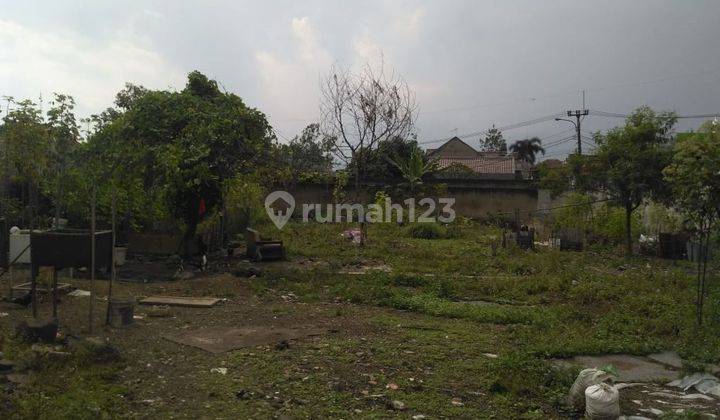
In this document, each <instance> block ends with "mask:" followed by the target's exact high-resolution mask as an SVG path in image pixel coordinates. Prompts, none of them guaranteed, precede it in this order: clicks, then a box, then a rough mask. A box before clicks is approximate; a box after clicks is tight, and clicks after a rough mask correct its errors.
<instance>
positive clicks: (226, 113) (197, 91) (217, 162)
mask: <svg viewBox="0 0 720 420" xmlns="http://www.w3.org/2000/svg"><path fill="white" fill-rule="evenodd" d="M117 103H118V106H119V107H120V108H121V110H120V111H121V112H118V113H117V115H116V116H115V118H114V119H112V120H111V121H110V122H107V123H105V124H104V125H102V126H100V127H99V128H98V130H97V132H96V133H95V134H94V135H93V136H91V138H90V139H89V141H88V150H87V155H88V156H87V158H88V159H89V160H91V161H93V162H96V163H98V164H97V165H96V166H95V169H92V168H87V170H88V171H91V172H92V173H93V174H92V175H91V177H94V178H95V179H100V178H104V179H109V180H111V181H112V182H111V184H113V185H112V187H113V188H117V189H121V190H123V191H124V192H125V193H126V195H128V196H131V194H130V193H131V192H135V191H138V188H137V187H139V186H142V189H143V191H142V195H143V196H140V197H138V196H135V195H134V194H133V195H132V200H131V201H134V203H133V204H131V207H138V206H137V205H136V204H138V203H143V204H147V202H148V201H150V202H152V203H154V204H155V205H163V206H164V207H165V208H166V209H167V211H168V213H169V214H172V215H173V216H174V217H176V218H177V219H178V220H179V221H181V222H182V223H184V225H185V226H186V228H187V230H186V233H187V234H188V238H186V239H189V238H190V237H191V236H192V235H193V234H194V231H195V227H196V226H197V224H198V223H199V222H200V221H201V218H202V216H203V215H202V214H201V212H200V211H199V210H200V203H201V201H203V202H204V205H205V208H206V212H207V213H206V214H207V215H208V216H209V215H211V214H212V213H213V211H215V210H216V209H218V208H219V207H220V206H221V205H222V200H223V198H222V197H223V196H224V195H225V193H226V191H225V189H226V188H227V182H228V180H230V179H232V178H234V177H235V176H236V175H237V174H239V173H242V172H246V171H249V170H250V169H251V168H253V165H254V164H255V163H257V162H261V161H262V160H263V156H264V155H265V154H266V153H267V151H268V150H269V149H270V147H269V146H270V140H271V138H270V126H269V125H268V123H267V121H266V119H265V116H264V115H263V114H262V113H261V112H260V111H258V110H255V109H252V108H249V107H247V106H246V105H245V104H244V102H243V101H242V99H240V98H239V97H238V96H236V95H234V94H231V93H226V92H221V91H220V90H219V89H218V86H217V82H215V81H214V80H209V79H208V78H207V77H205V76H204V75H202V74H201V73H199V72H197V71H195V72H192V73H190V74H189V76H188V83H187V86H186V87H185V89H184V90H183V91H181V92H170V91H150V90H146V89H144V88H140V87H135V86H132V85H129V86H127V87H126V90H125V91H123V92H121V93H120V94H118V99H117ZM98 119H99V120H103V118H98Z"/></svg>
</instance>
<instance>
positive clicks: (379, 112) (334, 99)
mask: <svg viewBox="0 0 720 420" xmlns="http://www.w3.org/2000/svg"><path fill="white" fill-rule="evenodd" d="M321 91H322V100H321V104H320V111H321V116H322V117H321V118H322V119H321V123H320V127H321V130H322V132H323V133H324V134H325V135H326V136H327V137H328V138H330V139H333V144H332V146H333V152H334V153H335V154H336V155H337V156H338V157H339V158H341V159H343V160H344V161H345V162H346V163H349V162H350V161H351V160H353V158H354V159H355V165H354V177H355V187H356V189H357V188H358V187H359V183H360V179H361V177H362V175H363V173H364V170H365V162H363V160H362V155H361V153H362V152H364V151H369V150H373V149H375V148H376V147H377V145H378V144H379V143H380V142H382V141H386V140H389V139H392V138H394V137H406V136H407V135H408V134H409V133H410V132H411V130H412V127H413V124H414V122H415V118H416V110H417V104H416V103H415V95H414V94H413V92H412V91H411V90H410V87H409V86H408V84H407V82H405V80H404V79H402V78H401V77H400V76H397V75H395V74H392V75H387V74H385V71H384V68H383V67H381V68H380V69H379V71H374V70H373V69H372V68H371V67H370V65H366V66H365V67H364V68H363V70H362V71H361V72H359V73H351V72H350V71H348V70H343V69H340V68H337V67H333V68H332V69H331V70H330V74H329V75H328V76H327V77H326V78H325V80H324V81H323V82H322V84H321ZM358 158H360V159H358Z"/></svg>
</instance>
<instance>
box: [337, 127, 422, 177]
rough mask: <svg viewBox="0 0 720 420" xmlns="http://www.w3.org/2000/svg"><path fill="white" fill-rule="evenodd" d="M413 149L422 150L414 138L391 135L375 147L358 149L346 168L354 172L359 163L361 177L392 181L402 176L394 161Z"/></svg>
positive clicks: (402, 157) (405, 157)
mask: <svg viewBox="0 0 720 420" xmlns="http://www.w3.org/2000/svg"><path fill="white" fill-rule="evenodd" d="M415 150H420V151H421V152H422V150H421V149H420V147H419V146H418V144H417V141H416V140H414V139H405V138H401V137H393V138H391V139H388V140H383V141H381V142H379V143H378V145H377V148H375V149H371V150H369V149H362V150H358V151H357V152H356V153H355V155H354V156H353V158H352V160H351V161H350V163H349V164H348V166H347V168H346V169H347V171H348V172H350V173H354V172H355V168H356V166H357V165H358V164H360V166H361V167H362V168H361V171H360V172H361V178H362V179H364V180H371V181H386V182H394V181H397V180H399V179H402V178H403V177H404V175H403V172H402V169H400V168H399V167H398V166H397V165H396V164H395V162H397V161H398V160H403V159H407V158H408V157H409V156H411V155H412V154H413V153H414V152H415Z"/></svg>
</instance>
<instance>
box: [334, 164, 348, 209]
mask: <svg viewBox="0 0 720 420" xmlns="http://www.w3.org/2000/svg"><path fill="white" fill-rule="evenodd" d="M349 179H350V176H349V175H348V172H347V171H337V172H335V185H334V186H333V193H332V197H333V202H334V203H342V202H343V199H344V198H345V186H347V183H348V180H349Z"/></svg>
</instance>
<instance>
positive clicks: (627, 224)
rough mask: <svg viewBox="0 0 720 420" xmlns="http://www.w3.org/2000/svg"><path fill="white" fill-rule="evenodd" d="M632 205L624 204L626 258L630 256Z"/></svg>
mask: <svg viewBox="0 0 720 420" xmlns="http://www.w3.org/2000/svg"><path fill="white" fill-rule="evenodd" d="M632 212H633V208H632V204H631V203H630V202H629V201H628V202H626V203H625V251H626V252H627V255H628V257H630V256H632V254H633V250H632Z"/></svg>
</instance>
